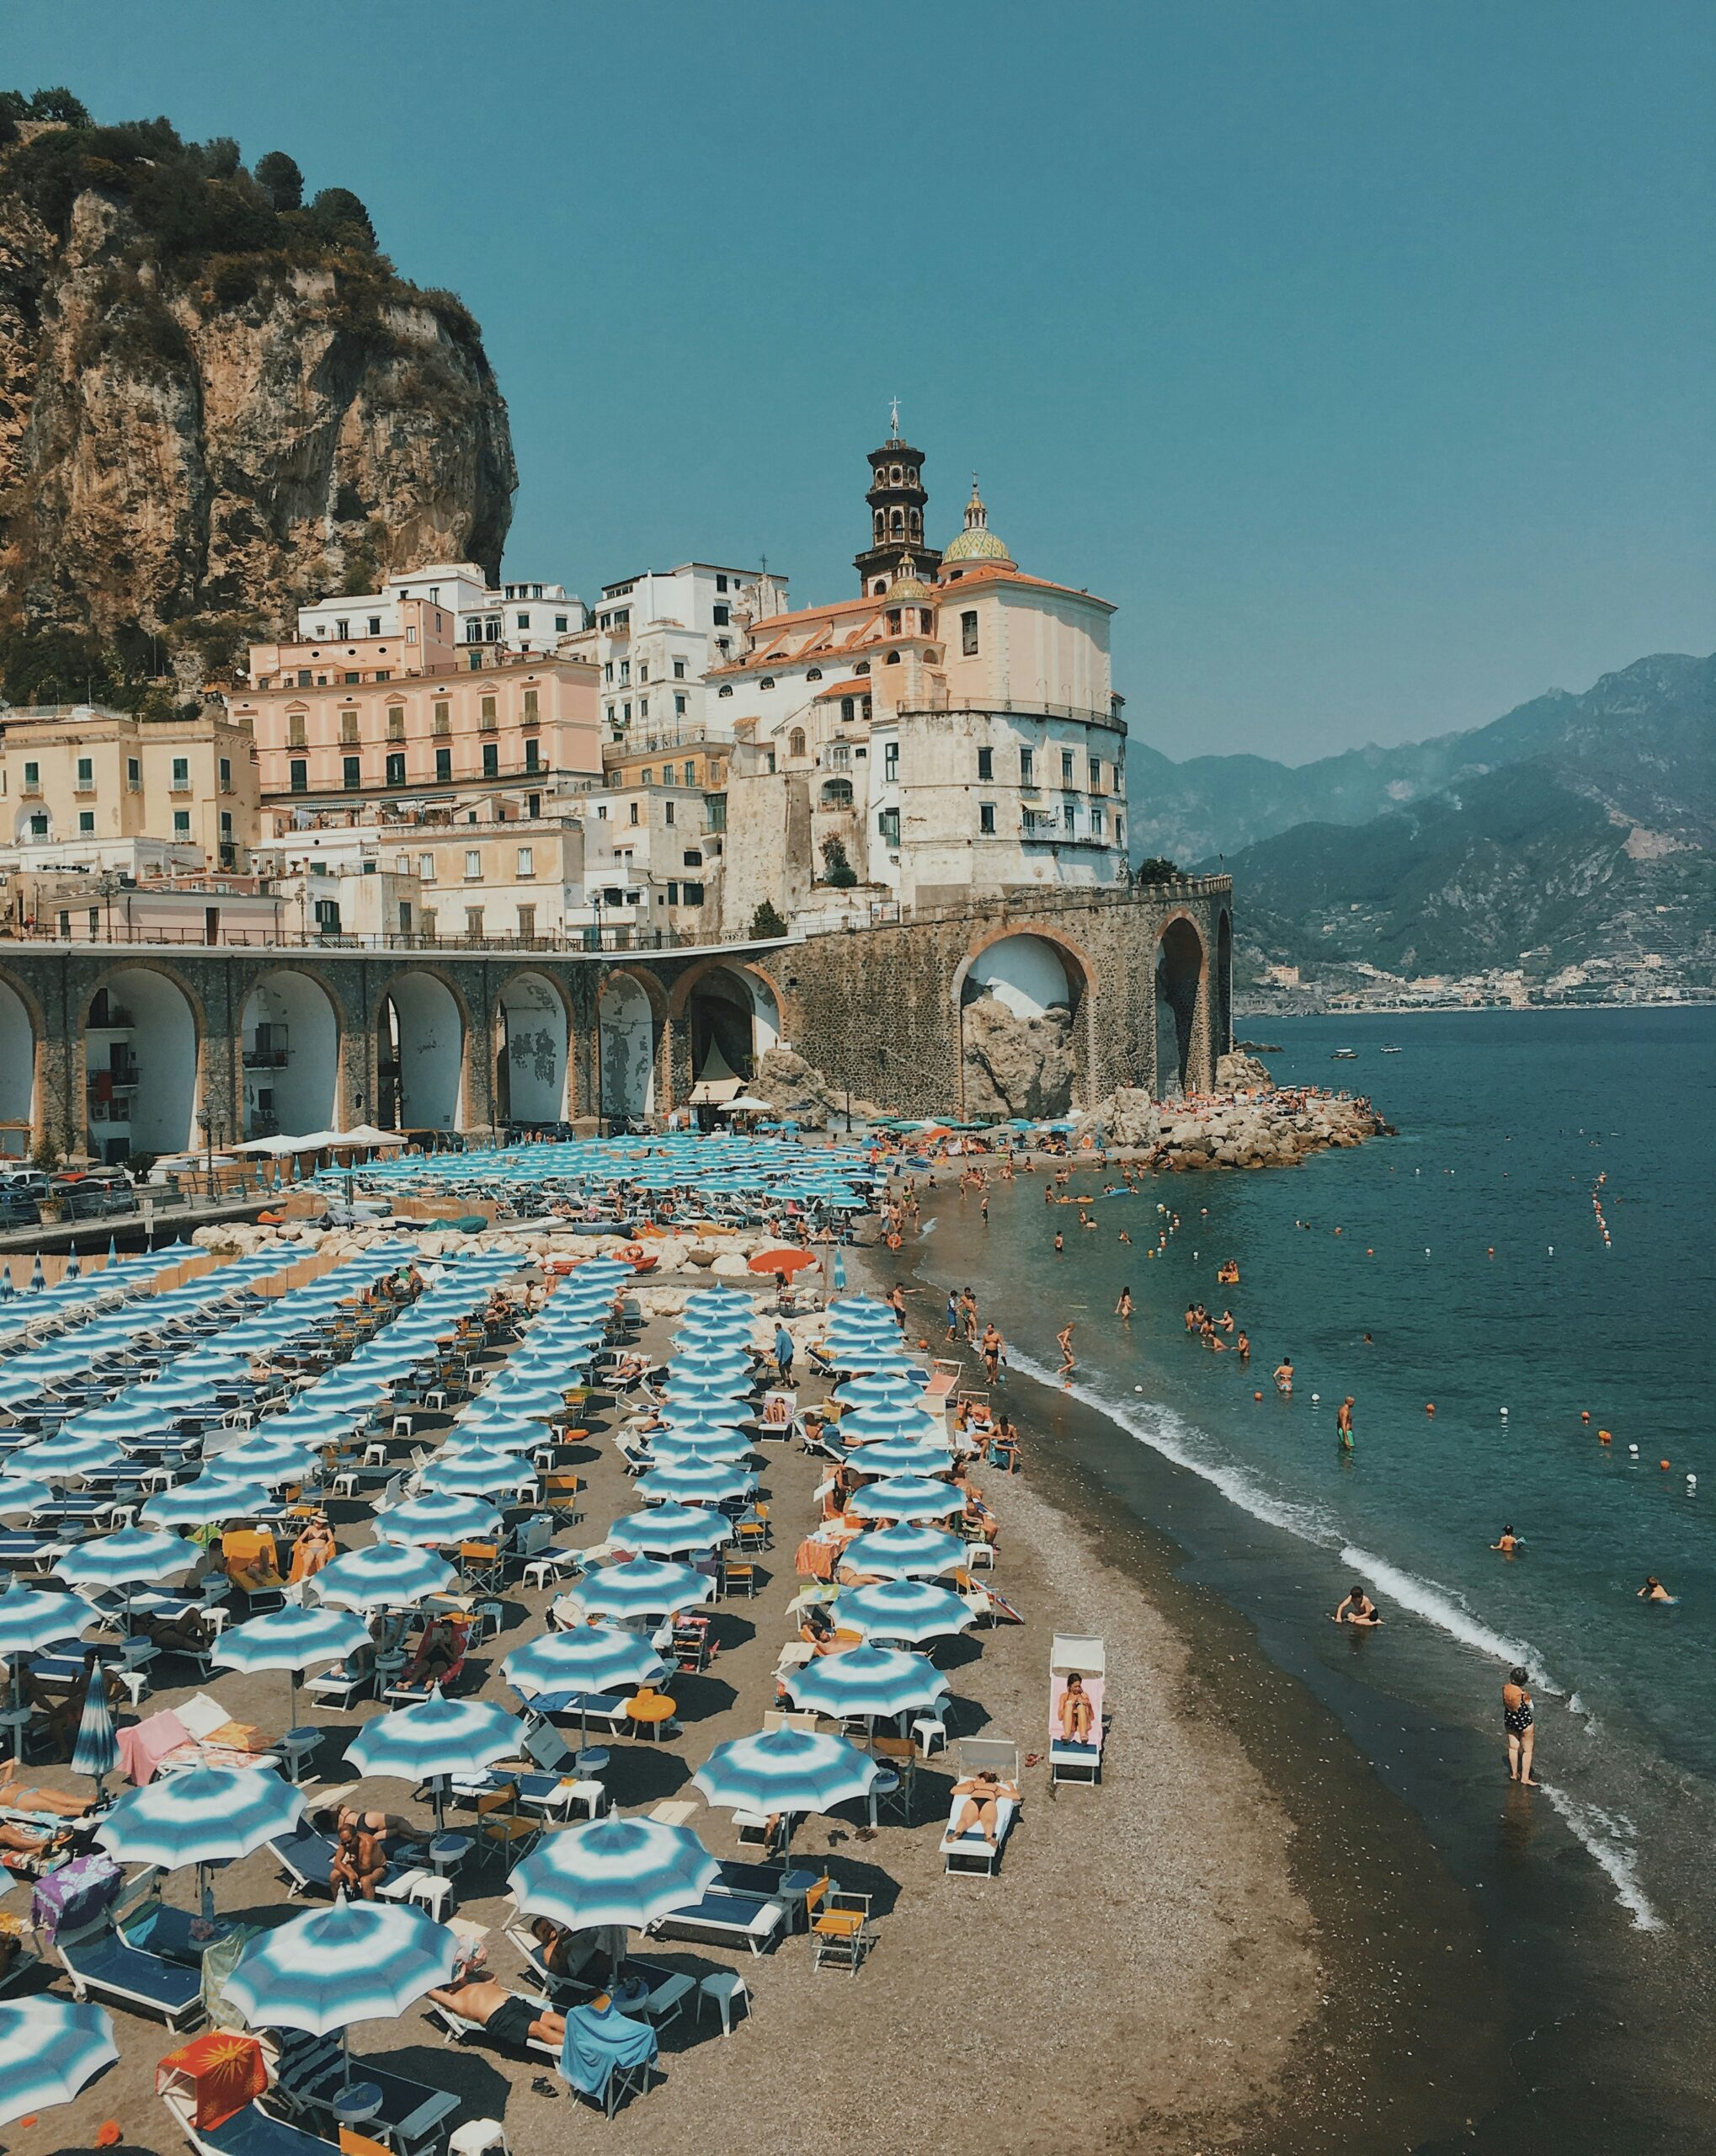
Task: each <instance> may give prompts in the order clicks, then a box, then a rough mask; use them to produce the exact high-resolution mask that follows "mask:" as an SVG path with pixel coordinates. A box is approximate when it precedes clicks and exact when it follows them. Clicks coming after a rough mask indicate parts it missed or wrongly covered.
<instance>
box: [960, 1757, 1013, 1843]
mask: <svg viewBox="0 0 1716 2156" xmlns="http://www.w3.org/2000/svg"><path fill="white" fill-rule="evenodd" d="M953 1794H954V1795H955V1796H962V1797H963V1798H964V1799H965V1802H964V1803H963V1804H962V1806H960V1808H959V1812H958V1814H957V1817H955V1819H954V1822H953V1827H952V1832H953V1833H955V1834H968V1833H970V1832H971V1830H972V1828H973V1827H975V1828H977V1829H978V1832H979V1833H981V1834H982V1836H983V1839H984V1840H985V1841H986V1842H987V1843H988V1844H989V1847H990V1848H991V1849H994V1848H996V1847H997V1846H998V1844H997V1841H996V1833H995V1830H996V1825H997V1820H998V1815H999V1807H1000V1805H1001V1803H1002V1801H1004V1800H1010V1801H1011V1802H1013V1803H1015V1804H1017V1803H1018V1802H1019V1801H1020V1795H1019V1790H1018V1789H1017V1787H1016V1785H1015V1784H1014V1783H1012V1782H1005V1781H1003V1780H1002V1779H1001V1777H1000V1776H999V1774H997V1773H996V1772H995V1769H994V1768H993V1767H985V1768H984V1769H983V1771H982V1772H981V1773H980V1774H967V1776H966V1778H965V1780H963V1781H961V1782H956V1783H955V1784H954V1785H953Z"/></svg>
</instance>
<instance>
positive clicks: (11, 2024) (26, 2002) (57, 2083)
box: [0, 1999, 120, 2126]
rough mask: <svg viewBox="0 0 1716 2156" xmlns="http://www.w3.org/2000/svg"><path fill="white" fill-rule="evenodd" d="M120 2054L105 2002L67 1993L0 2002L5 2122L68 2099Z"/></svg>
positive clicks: (0, 2109) (0, 2108)
mask: <svg viewBox="0 0 1716 2156" xmlns="http://www.w3.org/2000/svg"><path fill="white" fill-rule="evenodd" d="M119 2055H120V2054H119V2047H118V2046H117V2045H116V2044H115V2041H114V2040H113V2021H112V2019H111V2017H110V2016H109V2015H108V2013H107V2011H106V2009H104V2008H103V2007H99V2006H88V2005H74V2004H72V2001H71V2000H69V1999H21V2000H19V2001H18V2002H17V2003H16V2004H13V2005H10V2006H0V2126H9V2125H10V2124H11V2122H12V2121H13V2119H21V2118H24V2117H25V2116H27V2115H28V2114H29V2113H30V2112H32V2111H48V2110H51V2108H52V2106H53V2105H56V2104H69V2103H70V2102H71V2100H72V2098H73V2097H74V2096H75V2095H77V2092H78V2091H79V2089H83V2088H84V2087H86V2086H87V2085H88V2083H90V2082H92V2081H93V2080H94V2079H95V2077H96V2075H97V2074H98V2073H100V2072H101V2070H102V2068H104V2067H108V2066H111V2065H112V2064H113V2063H114V2061H115V2059H116V2058H117V2057H119Z"/></svg>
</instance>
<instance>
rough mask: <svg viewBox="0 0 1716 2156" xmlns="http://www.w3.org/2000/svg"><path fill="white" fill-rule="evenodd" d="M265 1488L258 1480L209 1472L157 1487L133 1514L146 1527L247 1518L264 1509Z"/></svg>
mask: <svg viewBox="0 0 1716 2156" xmlns="http://www.w3.org/2000/svg"><path fill="white" fill-rule="evenodd" d="M268 1502H269V1496H268V1491H267V1489H266V1488H265V1487H264V1485H263V1484H262V1483H260V1482H253V1481H241V1480H240V1479H239V1478H238V1477H237V1476H231V1475H216V1474H214V1473H209V1474H205V1475H198V1476H193V1478H192V1479H191V1480H190V1481H189V1482H179V1483H176V1484H175V1485H174V1486H173V1488H172V1489H170V1490H159V1491H157V1492H156V1494H155V1495H154V1496H153V1497H151V1498H150V1500H149V1502H148V1503H147V1505H145V1506H144V1508H143V1509H142V1511H141V1513H138V1515H137V1517H138V1518H140V1519H141V1521H142V1522H143V1524H144V1525H145V1526H146V1527H161V1528H170V1527H195V1526H198V1525H200V1524H202V1523H204V1522H207V1523H208V1524H211V1525H215V1524H219V1523H220V1522H221V1521H223V1520H229V1519H248V1518H252V1517H253V1516H254V1515H255V1514H256V1513H259V1512H263V1511H264V1510H265V1509H266V1508H267V1506H268Z"/></svg>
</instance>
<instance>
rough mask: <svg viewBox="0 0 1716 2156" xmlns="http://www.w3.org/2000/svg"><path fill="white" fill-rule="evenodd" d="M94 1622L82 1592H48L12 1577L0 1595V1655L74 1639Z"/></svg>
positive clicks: (19, 1652) (92, 1614)
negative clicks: (26, 1585)
mask: <svg viewBox="0 0 1716 2156" xmlns="http://www.w3.org/2000/svg"><path fill="white" fill-rule="evenodd" d="M95 1621H96V1615H95V1612H94V1611H93V1609H91V1608H90V1606H89V1604H88V1603H87V1602H86V1601H85V1600H84V1599H83V1596H82V1595H81V1594H51V1593H45V1592H44V1591H43V1589H41V1588H32V1587H24V1586H21V1585H20V1584H19V1582H18V1581H17V1580H16V1579H14V1580H13V1582H12V1583H11V1585H10V1586H9V1587H8V1588H7V1590H6V1592H5V1593H3V1594H0V1657H3V1656H6V1655H13V1654H34V1653H35V1652H36V1650H37V1648H38V1647H46V1646H53V1644H54V1643H55V1641H57V1640H75V1639H76V1638H77V1636H79V1634H80V1633H83V1632H85V1631H87V1630H88V1629H89V1627H90V1626H91V1625H93V1624H94V1622H95Z"/></svg>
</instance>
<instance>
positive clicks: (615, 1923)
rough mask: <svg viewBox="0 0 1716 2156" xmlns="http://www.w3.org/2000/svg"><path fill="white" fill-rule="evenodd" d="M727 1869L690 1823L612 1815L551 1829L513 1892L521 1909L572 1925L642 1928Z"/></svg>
mask: <svg viewBox="0 0 1716 2156" xmlns="http://www.w3.org/2000/svg"><path fill="white" fill-rule="evenodd" d="M720 1870H721V1867H720V1866H719V1865H717V1862H716V1861H715V1859H714V1858H713V1857H712V1856H711V1855H710V1854H709V1853H708V1851H707V1850H706V1849H705V1848H704V1846H703V1844H701V1842H700V1841H699V1840H698V1838H697V1837H696V1836H695V1834H694V1833H692V1832H691V1831H690V1828H687V1827H663V1826H661V1825H658V1823H657V1822H655V1821H654V1820H653V1819H620V1818H607V1819H597V1820H593V1821H592V1822H590V1823H589V1825H588V1826H582V1827H568V1828H565V1829H563V1830H562V1832H561V1833H557V1834H550V1835H549V1836H548V1837H547V1838H546V1840H545V1841H543V1842H542V1843H541V1844H540V1845H539V1846H538V1847H537V1848H536V1849H534V1850H533V1851H532V1852H531V1854H530V1855H529V1856H527V1857H526V1858H525V1860H524V1861H523V1862H522V1863H521V1864H517V1865H514V1867H513V1870H512V1874H511V1876H510V1877H509V1879H508V1881H507V1892H508V1893H509V1894H510V1895H511V1896H512V1897H513V1899H514V1902H516V1903H517V1904H518V1906H519V1910H520V1914H521V1915H524V1916H527V1917H546V1918H548V1919H550V1921H551V1922H552V1923H554V1924H564V1925H565V1926H566V1927H567V1929H568V1930H570V1931H593V1930H596V1929H600V1928H603V1927H611V1928H615V1929H626V1930H635V1931H641V1930H642V1929H644V1928H645V1926H646V1925H648V1924H653V1923H654V1922H655V1921H656V1919H658V1917H664V1916H666V1915H667V1914H668V1913H669V1910H672V1909H679V1908H685V1905H686V1903H690V1902H696V1901H700V1900H701V1898H702V1897H703V1896H704V1895H705V1894H706V1892H708V1890H709V1888H710V1887H711V1886H712V1885H713V1883H714V1881H716V1879H717V1877H718V1876H720Z"/></svg>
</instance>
